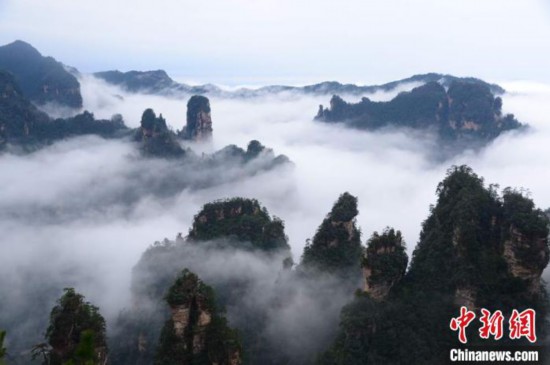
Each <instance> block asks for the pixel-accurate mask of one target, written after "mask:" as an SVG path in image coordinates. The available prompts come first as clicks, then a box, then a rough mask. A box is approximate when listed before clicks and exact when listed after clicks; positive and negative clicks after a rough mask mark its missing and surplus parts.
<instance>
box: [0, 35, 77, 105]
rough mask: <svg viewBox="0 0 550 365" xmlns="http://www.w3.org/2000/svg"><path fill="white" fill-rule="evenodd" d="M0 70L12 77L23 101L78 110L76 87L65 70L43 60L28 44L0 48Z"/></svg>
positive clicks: (22, 43) (19, 43) (45, 59)
mask: <svg viewBox="0 0 550 365" xmlns="http://www.w3.org/2000/svg"><path fill="white" fill-rule="evenodd" d="M0 70H5V71H9V72H10V73H12V74H13V75H14V76H15V79H16V82H17V83H18V84H19V85H20V87H21V90H22V91H23V94H24V95H25V97H27V98H29V99H30V100H31V101H32V102H34V103H37V104H39V105H40V104H46V103H51V102H53V103H56V104H59V105H62V106H67V107H70V108H77V109H79V108H82V95H81V94H80V83H79V82H78V80H77V79H76V77H75V76H74V75H72V74H71V73H70V72H69V71H67V69H66V68H65V66H63V65H62V64H61V63H59V62H57V61H56V60H55V59H53V58H51V57H44V56H42V55H41V54H40V52H38V51H37V50H36V49H35V48H33V47H32V46H31V45H30V44H28V43H25V42H22V41H15V42H13V43H10V44H7V45H5V46H2V47H0Z"/></svg>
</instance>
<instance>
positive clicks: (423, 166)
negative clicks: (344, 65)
mask: <svg viewBox="0 0 550 365" xmlns="http://www.w3.org/2000/svg"><path fill="white" fill-rule="evenodd" d="M549 98H550V88H548V87H541V86H538V87H535V86H533V85H525V84H521V83H507V84H505V85H497V84H494V83H488V82H486V81H483V80H480V79H477V78H472V77H456V76H452V75H445V74H437V73H428V74H421V75H415V76H412V77H410V78H407V79H403V80H399V81H393V82H389V83H387V84H382V85H373V86H360V85H355V84H341V83H338V82H329V81H327V82H323V83H319V84H312V85H306V86H281V85H272V86H263V87H260V88H245V87H242V88H237V89H229V88H224V87H220V86H215V85H210V84H207V85H187V84H183V83H180V82H177V81H175V80H173V79H172V78H170V76H168V74H167V73H166V72H165V71H163V70H156V71H129V72H121V71H118V70H109V71H103V72H96V73H94V74H90V73H83V72H80V71H78V70H77V69H75V68H74V67H70V66H67V65H64V64H62V63H61V62H59V61H57V60H56V59H54V58H52V57H45V56H43V55H42V54H41V53H40V52H39V51H38V50H37V49H35V48H34V47H33V46H31V45H30V44H28V43H25V42H23V41H15V42H13V43H10V44H7V45H4V46H1V47H0V173H1V175H0V176H1V179H2V182H3V186H2V189H1V190H0V231H1V232H2V235H1V236H2V238H1V240H0V244H1V248H2V255H0V364H48V365H56V364H59V365H65V364H72V365H79V364H82V365H89V364H111V365H128V364H140V365H146V364H155V365H171V364H174V365H176V364H211V365H214V364H216V365H222V364H227V365H240V364H251V365H260V364H261V365H264V364H267V365H269V364H273V365H279V364H289V365H290V364H295V365H298V364H300V365H302V364H304V365H305V364H318V365H329V364H341V365H348V364H444V363H447V361H448V356H449V351H450V350H451V349H453V348H456V347H458V346H459V343H458V340H457V333H456V332H454V331H453V330H451V328H449V323H450V321H451V319H452V318H454V317H456V316H457V315H458V313H459V311H460V308H461V307H462V308H467V309H468V310H471V311H474V312H475V311H477V312H479V311H480V310H481V309H487V310H490V311H498V310H500V311H502V313H504V314H505V322H506V323H508V321H509V320H510V313H512V312H513V310H517V311H523V310H526V309H533V310H534V311H535V312H536V316H537V321H536V324H535V328H534V330H536V333H537V341H536V342H535V343H532V341H529V339H528V338H519V339H513V338H509V337H508V338H507V337H504V338H502V339H500V340H496V339H494V338H489V339H484V338H480V337H479V336H478V335H477V332H476V331H477V329H476V328H473V327H469V328H468V329H467V335H468V338H469V340H470V342H469V343H470V345H471V346H495V348H498V347H499V346H504V347H505V346H521V347H522V348H531V347H532V346H535V347H536V348H537V349H541V350H540V353H541V356H543V355H545V354H546V353H547V352H548V351H549V346H548V345H549V343H548V337H547V333H548V331H549V330H550V328H549V326H548V308H549V307H548V305H549V303H548V294H547V290H548V288H547V284H546V281H545V278H546V279H548V273H547V271H545V269H546V267H547V265H548V262H549V261H550V248H549V246H548V239H549V227H550V191H549V190H548V183H547V181H548V178H550V175H549V174H550V171H549V170H548V161H547V156H548V155H550V144H548V143H547V141H548V138H550V124H549V123H548V120H547V119H548V115H549V113H550V110H549V109H548V102H547V101H548V100H549ZM323 105H328V107H324V106H323ZM498 184H501V185H498Z"/></svg>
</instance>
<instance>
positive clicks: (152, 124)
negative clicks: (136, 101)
mask: <svg viewBox="0 0 550 365" xmlns="http://www.w3.org/2000/svg"><path fill="white" fill-rule="evenodd" d="M134 140H135V141H137V142H140V143H141V150H142V151H143V152H144V153H145V154H146V155H148V156H156V157H183V156H185V151H184V150H183V148H181V146H180V145H179V143H178V142H177V140H176V134H175V133H174V132H173V131H171V130H169V129H168V126H167V125H166V120H165V119H164V118H163V117H162V114H161V115H159V116H158V117H157V115H156V114H155V112H154V111H153V109H150V108H149V109H145V111H144V112H143V115H142V116H141V127H140V128H138V130H137V131H136V134H135V137H134Z"/></svg>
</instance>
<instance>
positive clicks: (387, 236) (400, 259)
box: [362, 227, 409, 300]
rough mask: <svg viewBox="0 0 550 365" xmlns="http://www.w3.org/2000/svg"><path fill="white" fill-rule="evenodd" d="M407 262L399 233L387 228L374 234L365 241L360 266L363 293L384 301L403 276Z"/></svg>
mask: <svg viewBox="0 0 550 365" xmlns="http://www.w3.org/2000/svg"><path fill="white" fill-rule="evenodd" d="M408 261H409V258H408V257H407V253H406V248H405V242H404V241H403V237H402V236H401V232H400V231H396V230H394V229H393V228H389V227H388V228H386V229H385V230H384V232H382V234H378V232H374V233H373V235H372V236H371V238H369V240H368V241H367V249H366V252H365V257H364V258H363V264H362V266H363V274H364V276H365V291H366V292H368V293H369V294H370V295H371V296H372V297H373V298H374V299H377V300H380V299H384V298H385V297H386V296H387V295H388V293H389V292H390V290H391V289H392V287H393V286H394V285H395V284H396V283H397V282H399V281H400V280H401V279H402V278H403V276H404V275H405V271H406V270H407V263H408Z"/></svg>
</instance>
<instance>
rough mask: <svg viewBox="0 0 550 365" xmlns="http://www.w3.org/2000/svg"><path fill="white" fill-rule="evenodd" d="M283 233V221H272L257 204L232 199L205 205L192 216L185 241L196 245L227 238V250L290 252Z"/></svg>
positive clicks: (264, 209)
mask: <svg viewBox="0 0 550 365" xmlns="http://www.w3.org/2000/svg"><path fill="white" fill-rule="evenodd" d="M284 229H285V227H284V223H283V221H282V220H280V219H279V218H277V217H273V218H272V217H271V216H270V215H269V213H268V211H267V209H266V208H265V207H262V206H261V205H260V203H259V202H258V201H257V200H255V199H244V198H232V199H227V200H222V201H218V202H213V203H208V204H205V205H204V206H203V208H202V209H201V211H200V212H199V213H198V214H197V215H196V216H195V219H194V221H193V226H192V227H191V229H190V230H189V235H188V239H189V240H190V241H191V242H197V243H199V242H201V241H212V240H216V239H220V238H227V239H231V241H230V242H229V243H228V245H229V246H234V245H237V246H238V247H239V248H244V249H252V250H262V251H265V252H270V251H279V250H286V251H289V252H290V246H289V245H288V242H287V237H286V235H285V231H284ZM233 241H234V243H232V242H233ZM237 246H235V247H237Z"/></svg>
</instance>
